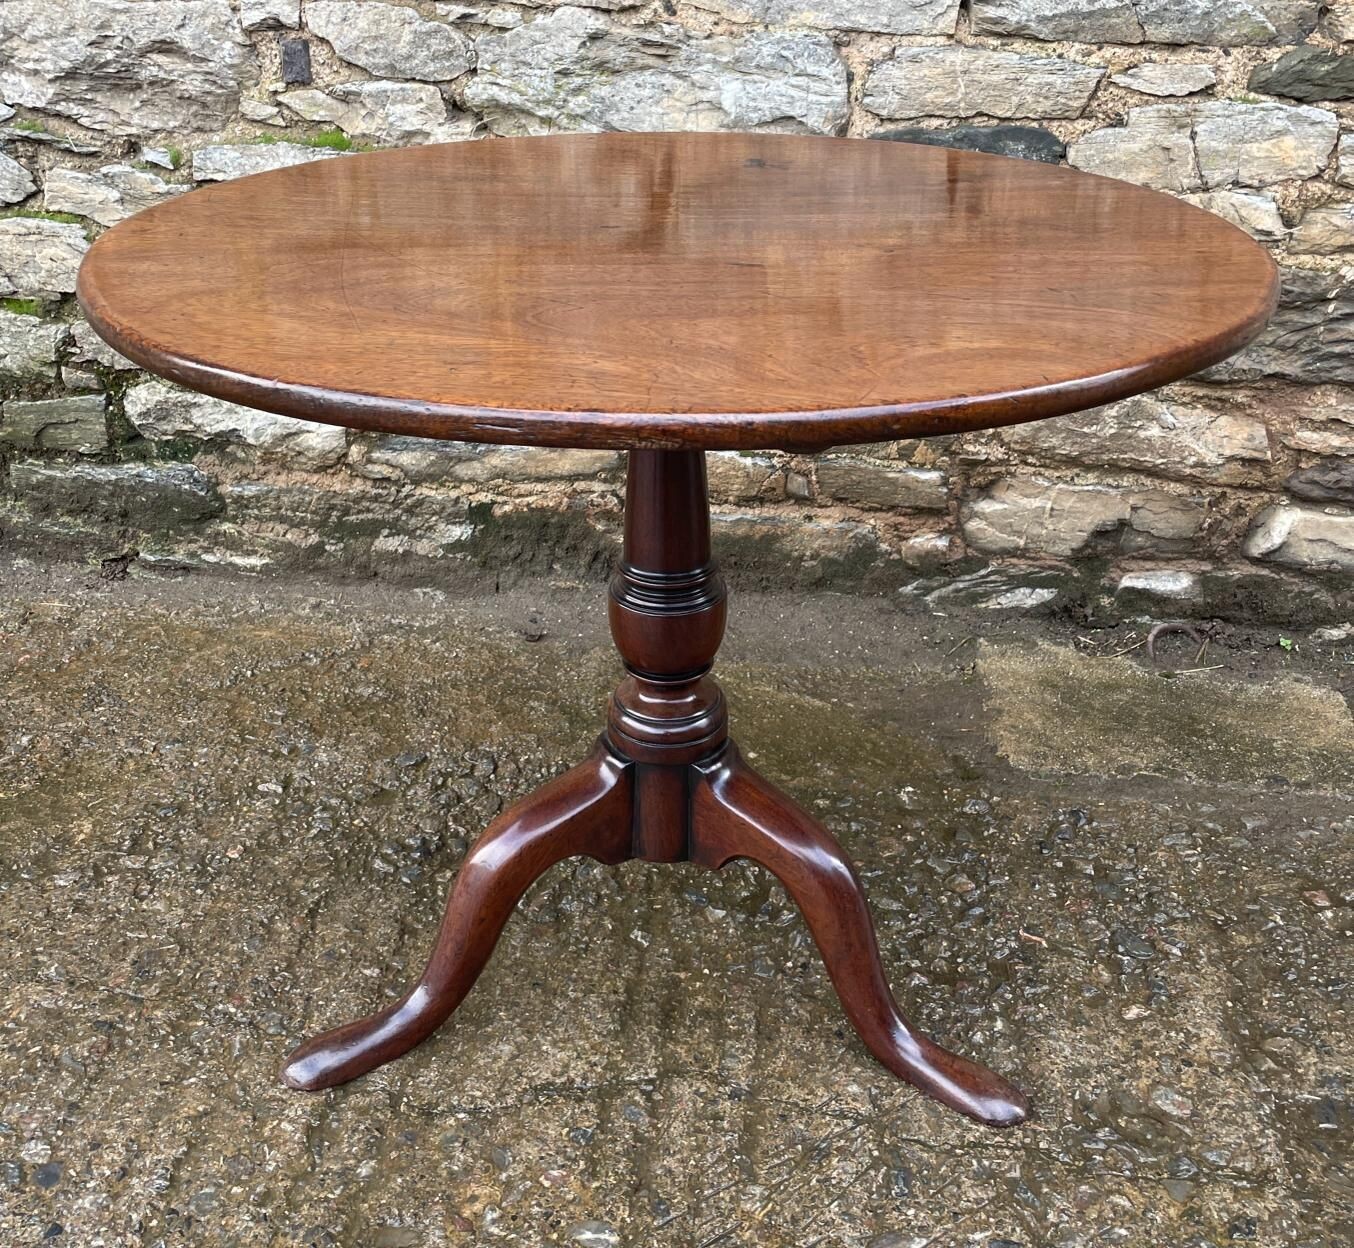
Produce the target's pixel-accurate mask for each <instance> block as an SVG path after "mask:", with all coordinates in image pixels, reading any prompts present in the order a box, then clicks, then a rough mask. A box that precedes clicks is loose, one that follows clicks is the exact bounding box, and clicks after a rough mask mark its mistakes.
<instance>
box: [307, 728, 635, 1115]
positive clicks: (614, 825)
mask: <svg viewBox="0 0 1354 1248" xmlns="http://www.w3.org/2000/svg"><path fill="white" fill-rule="evenodd" d="M580 854H586V855H587V856H589V857H591V858H596V859H597V860H598V861H599V862H605V863H608V864H614V863H618V862H624V861H625V860H626V859H627V858H629V857H630V767H629V765H628V764H626V763H625V762H624V760H622V759H618V758H617V757H616V756H615V755H614V754H613V753H612V752H611V751H610V750H608V749H607V748H606V747H605V746H604V745H602V744H600V743H599V745H598V747H597V749H596V750H595V751H594V752H593V754H592V756H591V757H590V758H589V759H588V760H587V761H586V762H584V763H582V764H580V765H579V766H578V767H575V768H574V769H573V770H572V771H569V772H566V773H565V774H564V775H562V776H560V777H558V778H557V779H555V780H552V781H551V782H550V783H549V784H547V785H545V786H544V787H543V788H541V789H538V790H537V791H536V792H535V793H533V794H532V795H531V796H530V797H528V798H525V799H524V800H523V801H520V802H518V803H517V804H516V805H514V806H512V807H510V808H509V809H508V810H506V811H505V812H504V813H503V814H502V815H501V816H499V818H498V819H497V820H495V822H494V823H493V824H491V825H490V827H489V829H488V830H487V831H486V832H485V833H484V835H483V836H481V837H480V839H479V840H478V841H476V842H475V844H474V846H473V848H472V849H471V850H470V852H469V854H467V855H466V860H465V862H464V863H463V864H462V865H461V870H460V874H459V875H457V877H456V887H455V888H454V889H452V892H451V896H450V897H449V898H448V899H447V908H446V913H445V915H444V916H443V919H442V927H441V929H440V930H439V932H438V934H437V943H436V945H435V946H434V948H433V954H432V957H431V958H429V960H428V965H427V966H426V967H425V968H424V971H423V974H422V976H421V977H420V978H419V981H418V983H417V984H415V985H414V987H413V988H411V989H410V990H409V992H408V993H406V994H405V995H404V996H403V997H402V998H401V999H400V1000H399V1001H397V1002H396V1003H395V1004H394V1005H392V1006H389V1007H388V1008H387V1009H384V1010H381V1011H380V1012H379V1013H376V1014H372V1015H371V1016H370V1017H368V1018H363V1019H359V1020H358V1021H357V1022H355V1023H349V1024H347V1025H346V1026H344V1027H338V1028H336V1029H335V1030H333V1031H327V1032H325V1033H324V1034H323V1035H320V1036H316V1037H315V1038H314V1039H313V1040H309V1041H307V1042H306V1043H305V1044H303V1045H301V1046H300V1048H298V1049H297V1050H296V1051H295V1052H294V1053H292V1055H291V1056H290V1057H289V1058H288V1059H287V1063H286V1065H285V1066H284V1067H283V1068H282V1080H283V1082H284V1083H286V1084H287V1085H288V1086H289V1087H292V1088H299V1089H302V1090H304V1091H308V1092H313V1091H317V1090H318V1089H320V1088H332V1087H334V1086H335V1085H336V1084H340V1083H347V1082H348V1080H349V1079H356V1078H357V1077H358V1075H364V1074H366V1073H367V1072H368V1071H370V1070H375V1069H376V1067H378V1066H383V1065H384V1064H385V1063H386V1062H389V1061H392V1060H393V1059H394V1058H397V1057H399V1056H400V1055H401V1054H403V1053H407V1052H408V1051H409V1050H410V1049H412V1048H413V1047H414V1046H415V1045H416V1044H419V1043H420V1042H422V1041H423V1040H425V1039H427V1037H428V1036H430V1035H432V1033H433V1032H434V1031H436V1030H437V1028H438V1027H440V1026H441V1025H442V1023H443V1022H444V1021H445V1020H446V1018H447V1017H448V1015H450V1014H451V1012H452V1010H454V1009H455V1008H456V1007H457V1006H458V1005H460V1003H461V1000H462V998H464V996H465V994H466V993H467V992H469V991H470V989H471V988H472V987H473V985H474V983H475V980H477V979H478V978H479V974H480V972H481V971H482V970H484V967H485V964H486V963H487V962H488V961H489V955H490V954H491V953H493V951H494V945H495V944H497V943H498V937H499V934H500V933H501V932H502V931H503V925H504V924H505V923H506V922H507V921H508V916H509V915H510V914H511V913H512V911H513V907H514V906H516V905H517V902H518V899H519V898H520V897H521V896H522V894H523V893H524V892H526V890H527V887H528V886H529V885H530V884H531V882H532V881H533V880H535V879H536V878H537V876H539V875H540V874H541V873H542V872H543V871H546V870H548V869H549V868H550V867H553V866H554V865H555V863H557V862H561V861H563V860H564V859H565V858H571V857H575V856H577V855H580Z"/></svg>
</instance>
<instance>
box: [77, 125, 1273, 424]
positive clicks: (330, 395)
mask: <svg viewBox="0 0 1354 1248" xmlns="http://www.w3.org/2000/svg"><path fill="white" fill-rule="evenodd" d="M1276 291H1277V280H1276V271H1275V268H1274V265H1273V262H1272V261H1271V260H1270V259H1269V257H1268V255H1267V254H1266V252H1265V251H1264V250H1263V249H1262V248H1261V247H1260V246H1259V245H1258V244H1256V243H1254V242H1253V241H1252V240H1251V239H1249V238H1248V237H1246V236H1245V235H1244V234H1242V233H1241V232H1240V231H1239V230H1237V229H1235V228H1234V227H1232V226H1230V225H1228V224H1226V223H1224V222H1223V221H1221V220H1219V219H1218V218H1216V217H1213V216H1210V215H1208V214H1207V213H1204V212H1202V211H1200V210H1198V209H1196V208H1193V207H1191V206H1189V205H1187V204H1184V203H1181V202H1180V201H1178V200H1175V199H1172V198H1170V197H1169V196H1166V195H1162V194H1158V193H1156V192H1153V191H1149V190H1145V189H1143V188H1140V187H1135V186H1130V185H1128V184H1126V183H1121V182H1115V181H1112V180H1109V179H1104V178H1098V177H1093V176H1091V175H1088V174H1083V173H1079V172H1076V171H1073V170H1070V169H1063V168H1055V167H1051V166H1048V165H1044V164H1041V163H1037V162H1032V161H1018V160H1010V159H1006V158H1003V157H997V156H987V155H981V154H977V153H970V152H957V151H953V150H948V149H943V148H932V147H920V146H914V145H910V144H900V143H891V142H881V141H873V140H859V139H823V138H809V137H802V136H787V135H764V134H758V135H747V134H720V135H715V134H600V135H567V136H551V137H549V138H532V139H507V140H486V141H482V142H478V143H462V144H448V145H439V146H429V147H417V148H408V149H403V150H399V151H390V152H379V153H370V154H366V155H361V156H353V157H344V158H342V159H334V160H327V161H319V162H315V163H312V164H307V165H302V166H297V167H294V168H290V169H285V170H280V171H278V172H275V173H267V174H261V175H258V176H255V177H248V178H242V179H239V180H237V181H234V182H227V183H223V184H220V185H216V186H212V187H209V188H205V189H200V190H197V191H194V192H193V193H192V194H189V195H184V196H181V197H179V198H176V199H174V200H172V201H170V202H168V203H165V204H162V205H159V206H157V207H154V208H151V209H149V210H148V211H146V212H142V213H139V214H137V215H136V216H135V217H132V218H131V219H129V220H127V221H125V222H123V223H122V224H120V225H118V226H116V227H115V228H114V229H112V230H110V231H109V232H108V233H106V234H105V235H104V236H103V237H102V238H100V239H99V241H98V242H97V243H96V244H95V245H94V246H93V248H91V250H90V252H89V253H88V255H87V257H86V259H85V262H84V265H83V267H82V269H81V272H80V280H79V298H80V302H81V305H82V307H83V308H84V310H85V314H86V316H88V318H89V319H90V321H91V323H92V324H93V325H94V327H95V329H96V330H97V331H98V332H99V333H100V334H101V335H102V336H103V337H104V338H105V339H106V340H107V341H108V342H109V343H110V344H111V345H113V346H114V347H116V348H117V349H118V350H119V351H121V352H123V353H124V354H126V355H128V356H130V357H131V358H132V359H133V360H135V361H136V362H137V363H139V364H141V365H143V366H144V367H146V368H148V369H150V370H152V371H154V372H156V373H160V374H162V375H164V376H166V377H168V378H170V379H172V380H175V381H179V382H182V383H183V384H185V385H189V386H193V387H195V388H197V389H199V390H204V391H206V392H208V393H210V394H214V395H218V396H220V397H222V398H226V399H231V400H233V401H235V402H240V403H246V404H250V405H252V406H255V407H261V408H265V409H268V410H272V411H277V412H282V413H285V414H288V415H292V416H301V417H307V418H310V419H314V420H322V421H328V422H332V423H335V424H341V425H348V426H351V427H354V428H360V429H376V430H384V431H388V432H398V433H408V434H419V435H423V436H427V437H437V438H452V439H471V440H480V441H490V442H520V443H537V444H544V445H559V446H596V447H653V448H690V449H696V448H754V447H767V446H794V447H804V448H813V447H823V446H829V445H833V444H836V443H843V442H863V441H871V440H879V439H885V438H893V437H899V436H914V435H924V434H935V433H945V432H954V431H959V430H964V429H972V428H980V427H987V426H993V425H1000V424H1009V423H1015V422H1019V421H1025V420H1032V419H1036V418H1039V417H1044V416H1050V415H1055V414H1058V413H1062V412H1068V411H1074V410H1077V409H1080V408H1084V407H1088V406H1092V405H1094V404H1097V403H1102V402H1106V401H1109V400H1111V399H1115V398H1121V397H1124V396H1127V395H1129V394H1133V393H1136V392H1138V391H1141V390H1144V389H1148V388H1150V387H1152V386H1156V385H1159V384H1161V383H1163V382H1167V381H1171V380H1174V379H1177V378H1179V377H1182V376H1184V375H1187V374H1189V373H1192V372H1195V371H1197V370H1198V369H1200V368H1203V367H1204V366H1206V365H1209V364H1212V363H1215V362H1217V361H1218V360H1220V359H1222V358H1224V357H1226V356H1227V355H1229V354H1231V353H1232V352H1234V351H1236V350H1237V349H1239V348H1240V347H1241V346H1243V345H1244V344H1245V343H1246V342H1247V341H1248V340H1249V339H1250V338H1251V337H1253V336H1254V335H1255V334H1256V333H1257V332H1258V331H1259V329H1260V328H1261V327H1262V325H1263V324H1264V322H1265V320H1266V319H1267V318H1268V316H1269V314H1270V312H1271V311H1272V309H1273V305H1274V300H1275V297H1276Z"/></svg>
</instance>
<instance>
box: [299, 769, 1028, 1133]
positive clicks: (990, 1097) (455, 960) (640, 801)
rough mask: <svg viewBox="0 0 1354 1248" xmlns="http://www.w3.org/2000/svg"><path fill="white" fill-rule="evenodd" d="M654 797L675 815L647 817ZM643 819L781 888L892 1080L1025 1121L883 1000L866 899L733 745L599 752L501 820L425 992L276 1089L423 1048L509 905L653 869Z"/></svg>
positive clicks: (467, 984) (328, 1082)
mask: <svg viewBox="0 0 1354 1248" xmlns="http://www.w3.org/2000/svg"><path fill="white" fill-rule="evenodd" d="M651 795H652V796H657V797H659V798H660V800H661V799H662V798H663V797H664V796H666V797H667V799H668V801H669V802H670V803H672V804H673V805H672V806H669V807H668V808H666V809H664V808H662V807H659V808H658V809H652V808H651V802H650V801H649V800H646V799H648V798H649V797H650V796H651ZM674 806H675V808H674ZM683 806H684V807H685V809H683V808H682V807H683ZM640 808H648V809H646V810H645V817H646V818H647V819H648V820H649V821H651V822H650V830H652V829H653V828H654V827H656V826H661V825H675V826H678V827H680V826H681V825H683V824H686V823H688V821H689V843H688V845H687V849H688V851H689V852H688V853H684V854H682V855H681V857H688V856H689V857H690V859H691V861H693V862H697V863H699V864H700V865H702V866H705V867H709V868H711V869H713V870H718V869H719V868H720V867H723V866H724V865H725V864H726V863H728V862H731V861H733V860H734V859H735V858H747V859H750V860H751V861H753V862H756V863H760V864H761V865H762V866H764V867H766V868H767V869H768V870H770V871H771V872H772V873H774V874H775V875H776V876H777V877H778V878H779V879H780V881H781V883H782V884H784V885H785V889H786V891H787V892H788V893H789V894H790V896H791V897H792V898H793V899H794V900H795V902H796V903H797V904H798V905H799V907H800V909H801V910H802V911H803V913H804V918H805V920H806V921H807V923H808V926H809V930H810V931H811V932H812V933H813V938H814V940H815V941H816V942H817V944H818V948H819V950H820V951H821V953H822V956H823V961H824V963H825V964H826V966H827V969H828V973H829V975H831V977H832V982H833V984H834V985H835V986H836V989H837V994H838V996H839V997H840V998H841V1002H842V1006H843V1008H844V1009H845V1011H846V1014H847V1017H848V1018H850V1020H851V1023H852V1025H853V1026H854V1027H855V1029H856V1031H857V1032H858V1033H859V1035H860V1038H861V1039H862V1040H863V1041H864V1042H865V1045H866V1047H867V1048H868V1049H869V1050H870V1052H871V1053H873V1054H874V1055H875V1057H876V1058H878V1059H879V1061H880V1062H882V1063H883V1064H884V1066H886V1067H887V1068H888V1069H889V1070H891V1071H892V1072H893V1073H894V1074H895V1075H897V1076H898V1077H899V1078H901V1079H905V1080H907V1082H908V1083H910V1084H912V1085H913V1086H914V1087H916V1088H918V1089H920V1090H921V1091H922V1092H925V1093H926V1094H927V1095H928V1096H931V1097H934V1098H935V1099H936V1100H938V1101H940V1102H941V1103H942V1104H944V1105H948V1106H950V1107H951V1108H952V1109H957V1110H958V1111H959V1112H960V1113H963V1114H967V1115H968V1116H969V1117H971V1118H976V1119H977V1120H978V1121H979V1122H983V1123H986V1124H988V1125H989V1126H994V1127H1008V1126H1013V1125H1015V1124H1017V1123H1019V1122H1023V1121H1024V1119H1025V1117H1026V1116H1027V1114H1028V1113H1029V1102H1028V1101H1027V1100H1026V1098H1025V1096H1024V1095H1023V1094H1022V1093H1021V1092H1020V1091H1019V1090H1017V1089H1016V1088H1015V1087H1013V1086H1012V1085H1011V1084H1009V1083H1008V1082H1007V1081H1006V1080H1005V1079H1003V1078H1001V1076H999V1075H996V1074H994V1073H993V1072H992V1071H990V1070H987V1069H986V1068H985V1067H983V1066H979V1065H978V1064H977V1063H975V1062H971V1061H969V1060H968V1059H967V1058H963V1057H960V1056H958V1055H957V1054H954V1053H951V1052H949V1051H948V1050H946V1049H943V1048H941V1047H940V1046H939V1045H938V1044H936V1043H935V1042H934V1041H932V1040H930V1039H928V1038H927V1037H926V1036H924V1035H922V1034H920V1033H919V1032H917V1031H915V1030H913V1028H912V1027H911V1025H910V1024H909V1023H908V1022H907V1020H906V1019H905V1018H904V1017H903V1015H902V1012H901V1011H900V1010H899V1008H898V1006H897V1003H896V1002H895V1001H894V999H893V996H892V994H891V993H890V991H889V987H888V983H887V982H886V980H885V978H884V970H883V967H882V965H881V963H880V959H879V947H878V945H877V943H876V941H875V934H874V925H873V923H872V922H871V919H870V912H869V909H868V908H867V906H866V901H865V894H864V892H863V891H862V889H861V885H860V881H859V880H858V879H857V877H856V873H855V871H854V870H853V869H852V867H851V864H850V862H849V861H848V860H847V858H846V856H845V855H844V854H843V853H842V850H841V847H840V846H839V845H838V844H837V842H836V841H835V840H834V839H833V838H832V836H831V835H830V834H829V833H828V832H827V830H826V829H825V828H824V827H823V826H822V825H821V824H819V823H818V822H817V820H815V819H813V818H812V817H811V816H810V815H808V814H806V813H805V812H804V811H803V810H801V809H800V808H799V807H798V806H796V805H795V804H794V803H793V802H792V801H791V800H790V799H789V798H788V797H786V796H785V795H784V794H782V793H781V792H780V791H779V790H777V789H776V788H774V787H773V786H772V785H771V784H769V783H768V782H767V781H766V780H764V779H762V778H761V777H760V776H759V775H758V774H757V773H756V772H755V771H754V770H753V769H752V768H751V767H749V766H748V765H747V763H745V762H744V761H743V759H742V757H741V756H740V754H739V753H738V749H737V747H736V746H734V745H733V744H732V743H731V742H730V743H727V744H725V745H724V746H723V747H722V748H721V749H720V750H719V752H718V753H716V754H715V755H714V756H713V757H711V758H709V759H708V760H706V761H703V762H698V763H694V764H689V765H687V766H685V767H652V766H646V765H643V764H635V763H632V762H629V761H627V760H626V759H624V758H622V757H621V756H619V755H618V754H616V753H615V752H614V751H613V750H612V749H611V748H610V747H609V746H608V745H607V744H606V743H605V742H602V743H599V745H598V748H597V750H596V751H595V752H594V753H593V754H592V756H591V757H590V758H589V759H588V760H587V761H586V762H584V763H583V764H582V765H580V766H578V767H575V768H574V769H573V770H572V771H569V772H567V773H566V774H564V775H563V776H560V777H559V778H558V779H556V780H554V781H552V782H551V783H549V784H547V785H545V786H544V787H543V788H541V789H539V790H537V792H536V793H534V794H532V795H531V796H530V797H527V798H525V799H524V800H522V801H520V802H518V803H517V804H516V805H515V806H513V807H512V808H511V809H509V810H508V811H506V812H505V813H504V814H503V815H502V816H501V817H500V818H499V819H498V820H497V821H496V822H495V823H494V824H493V825H492V826H491V827H490V828H489V829H488V830H487V831H486V832H485V834H484V835H483V836H482V837H481V838H480V839H479V841H478V842H476V844H475V846H474V847H473V848H472V849H471V851H470V853H469V855H468V856H467V858H466V861H465V864H464V866H463V867H462V868H461V872H460V875H459V876H458V878H457V880H456V885H455V888H454V889H453V890H452V893H451V897H450V898H449V899H448V901H447V909H446V914H445V916H444V918H443V920H442V928H441V931H440V932H439V934H438V937H437V944H436V946H435V948H434V950H433V954H432V957H431V958H430V959H429V961H428V965H427V967H426V969H425V970H424V972H423V974H422V976H421V977H420V979H419V981H418V983H417V984H415V985H414V987H413V988H412V989H411V990H410V992H409V993H408V994H407V995H406V996H405V997H404V998H403V999H402V1000H400V1001H399V1002H397V1003H396V1004H394V1005H392V1006H390V1007H389V1008H388V1009H385V1010H382V1011H380V1012H379V1013H377V1014H373V1015H371V1016H370V1017H368V1018H364V1019H360V1020H359V1021H357V1022H354V1023H348V1024H347V1025H346V1026H343V1027H338V1028H336V1029H335V1030H333V1031H328V1032H325V1033H324V1034H323V1035H320V1036H317V1037H315V1038H314V1039H313V1040H309V1041H307V1042H306V1043H305V1044H303V1045H301V1047H300V1048H298V1049H297V1050H296V1051H295V1052H294V1053H293V1054H292V1055H291V1057H290V1058H289V1059H288V1060H287V1064H286V1066H285V1067H284V1068H283V1071H282V1079H283V1082H284V1083H286V1084H287V1085H288V1086H290V1087H293V1088H299V1089H304V1090H306V1091H317V1090H319V1089H322V1088H329V1087H333V1086H335V1085H336V1084H340V1083H346V1082H347V1081H348V1080H350V1079H356V1078H357V1077H358V1076H359V1075H364V1074H366V1073H367V1072H368V1071H370V1070H374V1069H375V1068H376V1067H378V1066H382V1065H384V1064H385V1063H386V1062H389V1061H391V1060H393V1059H394V1058H397V1057H399V1056H400V1055H401V1054H403V1053H406V1052H408V1051H409V1050H410V1049H412V1048H413V1047H414V1046H415V1045H416V1044H419V1043H420V1042H422V1041H423V1040H425V1039H426V1038H427V1037H428V1036H429V1035H431V1034H432V1033H433V1032H434V1031H435V1030H436V1029H437V1028H438V1027H439V1026H441V1024H442V1023H443V1022H444V1021H445V1020H446V1019H447V1017H448V1016H449V1015H450V1014H451V1012H452V1011H453V1010H454V1009H455V1008H456V1007H457V1006H458V1005H459V1004H460V1003H461V1001H462V999H463V998H464V997H465V995H466V993H468V992H469V991H470V989H471V986H472V985H473V984H474V982H475V980H476V979H477V978H478V977H479V974H480V972H481V971H482V970H483V969H484V966H485V964H486V963H487V962H488V961H489V955H490V954H491V953H492V952H493V949H494V945H495V944H496V943H497V941H498V937H499V934H500V933H501V932H502V930H503V925H504V923H505V922H506V921H507V919H508V916H509V915H510V914H511V913H512V911H513V908H514V906H516V904H517V901H518V899H519V898H520V897H521V896H522V894H523V893H524V892H525V891H526V889H527V887H528V886H529V885H530V884H531V882H532V881H533V880H534V879H535V878H536V877H537V876H538V875H540V874H541V873H542V872H543V871H545V870H546V869H547V868H548V867H551V866H553V865H554V864H555V863H557V862H560V861H561V860H563V859H565V858H570V857H574V856H576V855H580V854H586V855H588V856H589V857H592V858H596V859H597V860H598V861H600V862H604V863H608V864H614V863H619V862H624V861H626V860H628V859H630V858H644V859H646V860H649V861H654V860H655V859H654V858H653V857H652V856H651V853H650V852H649V850H647V849H646V848H645V847H646V844H648V843H649V842H650V840H651V838H645V837H642V836H639V837H637V836H636V834H635V833H636V828H637V823H638V819H639V817H640ZM657 860H658V861H676V860H678V859H677V858H669V857H666V856H664V857H661V858H659V859H657Z"/></svg>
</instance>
